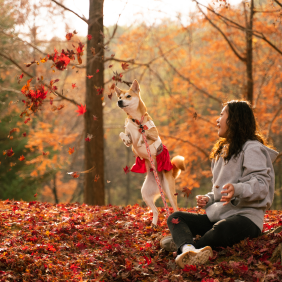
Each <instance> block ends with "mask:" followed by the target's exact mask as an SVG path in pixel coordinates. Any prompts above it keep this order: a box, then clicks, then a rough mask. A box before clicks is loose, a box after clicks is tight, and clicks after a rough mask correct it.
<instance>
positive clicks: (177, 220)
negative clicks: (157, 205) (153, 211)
mask: <svg viewBox="0 0 282 282" xmlns="http://www.w3.org/2000/svg"><path fill="white" fill-rule="evenodd" d="M171 223H173V224H178V223H179V219H178V218H173V219H172V220H171Z"/></svg>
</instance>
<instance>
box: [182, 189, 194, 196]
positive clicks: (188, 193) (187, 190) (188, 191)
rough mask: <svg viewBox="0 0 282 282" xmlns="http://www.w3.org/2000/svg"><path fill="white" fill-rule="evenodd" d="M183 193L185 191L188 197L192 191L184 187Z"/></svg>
mask: <svg viewBox="0 0 282 282" xmlns="http://www.w3.org/2000/svg"><path fill="white" fill-rule="evenodd" d="M182 193H184V197H185V196H186V197H187V198H188V197H189V195H190V194H191V193H192V191H191V190H190V189H189V188H188V187H184V188H183V189H182Z"/></svg>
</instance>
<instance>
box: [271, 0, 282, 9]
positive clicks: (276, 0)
mask: <svg viewBox="0 0 282 282" xmlns="http://www.w3.org/2000/svg"><path fill="white" fill-rule="evenodd" d="M273 1H274V2H275V3H276V4H277V5H279V6H280V7H281V8H282V4H281V3H280V2H279V1H278V0H273Z"/></svg>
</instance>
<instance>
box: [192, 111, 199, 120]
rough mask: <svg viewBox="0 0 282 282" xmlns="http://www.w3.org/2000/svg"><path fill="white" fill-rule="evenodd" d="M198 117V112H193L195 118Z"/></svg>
mask: <svg viewBox="0 0 282 282" xmlns="http://www.w3.org/2000/svg"><path fill="white" fill-rule="evenodd" d="M197 117H198V114H197V113H196V112H195V113H194V114H193V118H194V119H195V120H196V119H197Z"/></svg>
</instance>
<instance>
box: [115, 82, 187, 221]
mask: <svg viewBox="0 0 282 282" xmlns="http://www.w3.org/2000/svg"><path fill="white" fill-rule="evenodd" d="M115 92H116V94H117V97H118V103H117V104H118V106H119V107H120V108H121V109H122V110H124V111H125V112H126V114H127V119H126V120H125V132H121V133H120V135H119V136H120V138H121V139H122V141H123V142H124V144H125V145H126V146H127V147H129V146H131V145H132V150H133V153H134V154H135V156H136V162H135V164H134V165H133V166H132V168H131V171H132V172H137V173H147V176H146V178H145V181H144V183H143V185H142V188H141V194H142V198H143V200H144V202H145V203H146V204H147V206H148V207H150V208H151V210H152V212H153V222H152V223H153V224H154V225H157V222H158V210H157V208H156V206H155V201H156V199H157V198H158V197H159V196H160V191H159V188H158V185H157V182H156V179H155V177H154V173H153V171H152V168H151V163H150V161H149V156H148V153H147V150H146V146H145V143H144V140H143V137H142V134H141V131H142V130H145V135H146V138H147V142H148V145H149V148H150V151H151V155H152V157H153V161H154V165H155V168H156V170H157V173H158V177H159V179H160V181H161V186H162V189H163V191H164V193H165V194H166V196H167V198H168V200H169V202H170V204H171V206H172V207H173V210H174V211H177V210H178V208H177V197H176V195H175V179H176V178H177V177H178V176H179V174H180V173H181V170H185V164H184V157H182V156H176V157H174V158H173V159H172V160H171V161H170V157H169V153H168V150H167V148H166V147H165V146H164V145H163V144H162V141H161V139H160V137H159V133H158V130H157V128H156V126H155V124H154V122H153V121H152V118H151V117H150V116H149V115H148V113H147V109H146V106H145V104H144V102H143V101H142V99H141V95H140V86H139V83H138V82H137V80H136V79H135V80H134V81H133V83H132V85H131V87H130V89H129V90H122V89H120V88H118V87H115ZM141 121H142V122H141Z"/></svg>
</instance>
